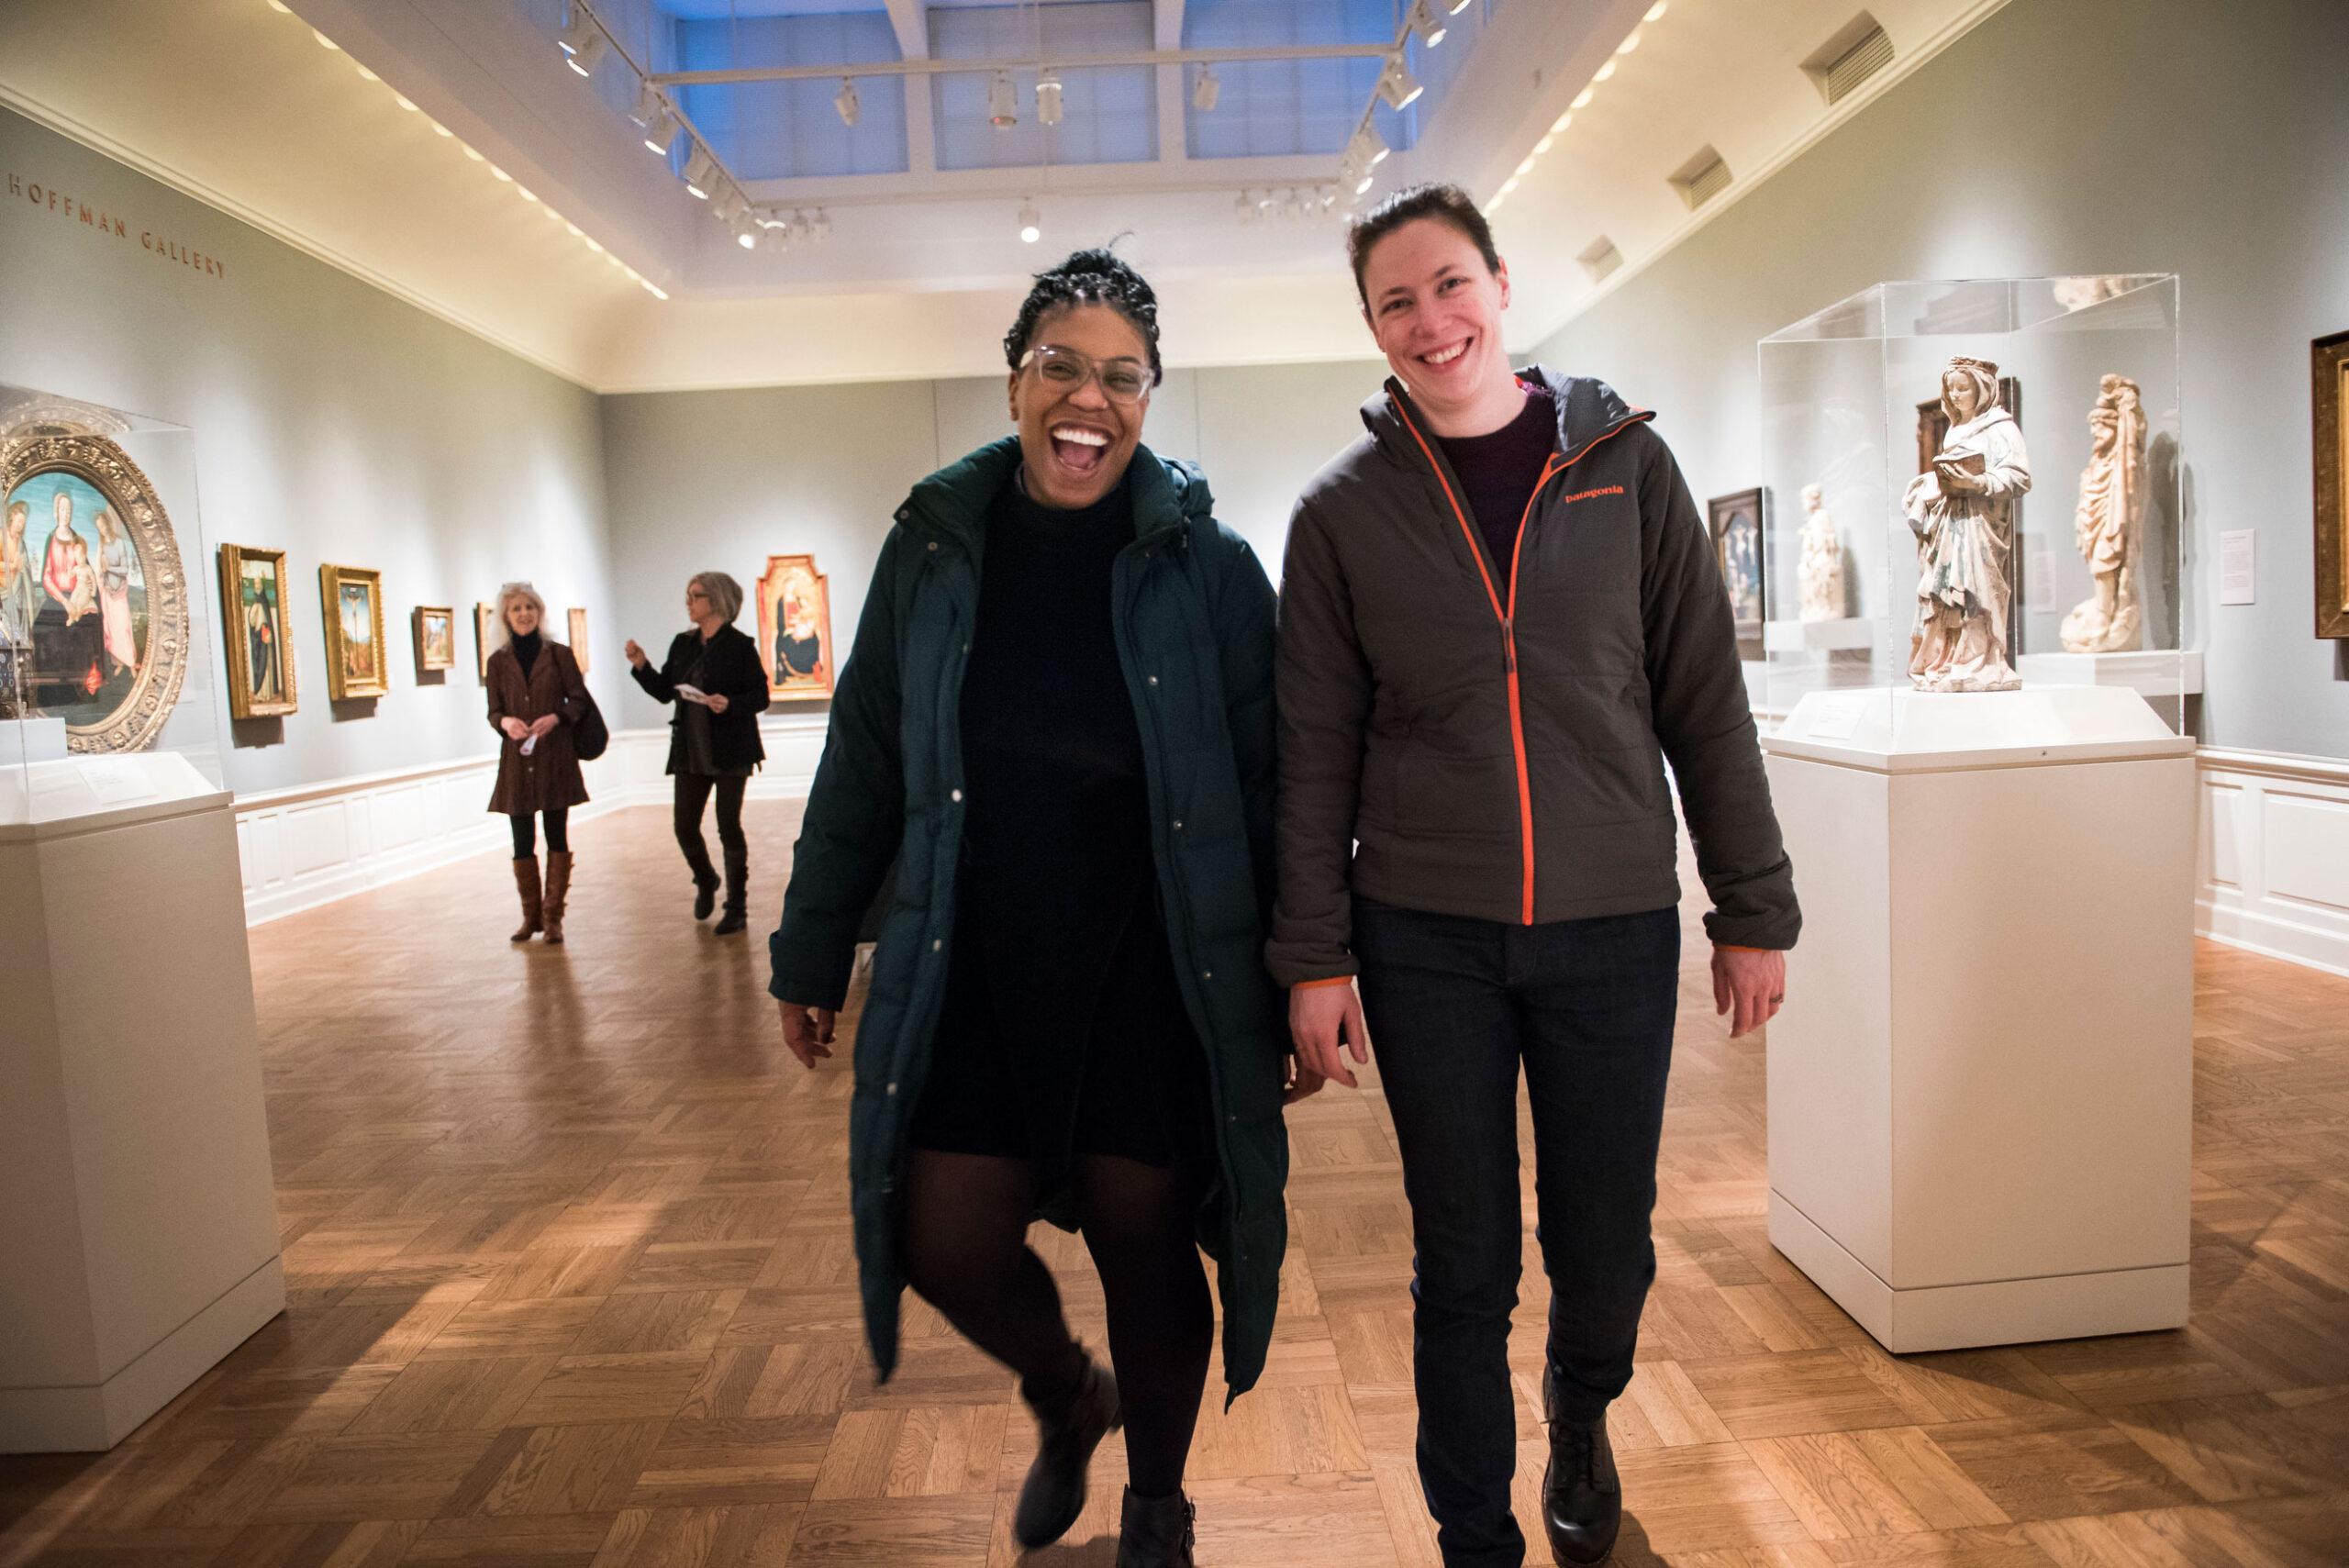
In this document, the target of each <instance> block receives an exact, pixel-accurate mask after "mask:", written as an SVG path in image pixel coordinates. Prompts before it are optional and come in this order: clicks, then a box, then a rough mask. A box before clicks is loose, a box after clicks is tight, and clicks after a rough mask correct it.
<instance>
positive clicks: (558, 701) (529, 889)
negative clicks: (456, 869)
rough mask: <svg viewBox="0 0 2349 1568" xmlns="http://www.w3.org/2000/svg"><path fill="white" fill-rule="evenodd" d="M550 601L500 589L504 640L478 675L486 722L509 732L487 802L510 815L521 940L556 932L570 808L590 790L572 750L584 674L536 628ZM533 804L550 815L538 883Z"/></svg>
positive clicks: (522, 586)
mask: <svg viewBox="0 0 2349 1568" xmlns="http://www.w3.org/2000/svg"><path fill="white" fill-rule="evenodd" d="M546 614H547V605H546V601H545V600H544V599H541V598H540V597H539V591H538V590H537V589H535V588H533V587H531V586H530V585H529V584H528V583H508V584H506V586H505V587H503V588H501V589H499V590H498V591H497V619H498V624H499V625H500V626H502V627H504V628H506V645H505V646H504V647H503V648H500V649H499V650H498V651H496V652H495V653H493V654H491V655H490V656H489V670H488V673H486V674H485V675H484V677H483V681H484V684H486V685H487V686H488V687H489V727H490V728H492V729H495V730H496V731H497V732H498V733H499V734H500V735H503V736H504V737H505V738H506V745H505V748H504V749H503V750H502V751H500V752H499V753H498V758H497V788H496V790H495V792H494V793H492V794H491V795H490V797H489V808H490V809H491V810H492V811H502V812H504V813H505V814H506V815H507V817H509V818H511V819H512V821H513V823H514V885H515V887H516V888H517V889H518V890H519V891H520V893H521V895H522V925H521V929H518V930H517V931H516V932H515V933H514V940H516V941H518V942H527V941H529V940H530V938H531V936H532V934H533V933H535V932H537V931H540V930H541V929H543V930H544V931H545V932H546V938H547V940H548V941H549V942H559V941H561V940H562V905H563V900H564V898H565V897H566V896H567V895H569V893H570V891H571V839H570V835H569V831H568V825H567V818H568V817H569V815H570V812H571V808H572V807H573V806H579V805H582V804H584V802H585V801H586V799H587V783H586V781H585V780H584V779H583V778H581V777H580V776H579V757H578V754H577V753H576V752H574V751H573V750H572V743H571V728H572V726H573V725H574V724H577V723H578V722H579V717H580V715H581V714H582V713H583V712H584V711H585V709H586V706H587V683H586V680H585V678H584V677H583V676H582V675H581V674H580V673H579V661H578V660H577V659H576V658H574V657H573V654H572V651H571V650H570V649H568V648H566V647H564V646H563V645H562V643H560V642H551V641H549V640H548V639H545V638H544V637H542V636H540V632H539V627H540V623H541V622H542V621H544V620H545V619H546ZM533 812H536V813H538V814H539V815H540V816H543V817H545V818H546V823H547V874H546V885H545V888H544V891H543V892H541V890H540V884H539V846H538V835H537V832H536V830H535V829H536V824H535V823H534V822H533V820H532V817H531V814H532V813H533Z"/></svg>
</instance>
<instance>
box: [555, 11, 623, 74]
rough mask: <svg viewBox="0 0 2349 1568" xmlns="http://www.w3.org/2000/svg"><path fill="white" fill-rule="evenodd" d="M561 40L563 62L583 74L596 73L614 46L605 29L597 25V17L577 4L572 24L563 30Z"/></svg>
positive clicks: (573, 12) (572, 16)
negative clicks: (605, 33) (591, 15)
mask: <svg viewBox="0 0 2349 1568" xmlns="http://www.w3.org/2000/svg"><path fill="white" fill-rule="evenodd" d="M560 41H561V42H562V56H563V63H564V64H566V65H568V66H570V67H571V69H572V70H573V71H575V72H578V73H579V74H580V75H582V76H593V75H595V74H596V66H598V65H600V64H601V63H603V59H604V56H605V54H606V53H607V52H608V51H609V50H610V49H611V47H612V45H611V40H610V39H607V38H606V37H604V29H603V28H599V27H597V26H596V18H595V17H590V16H589V15H588V14H587V13H586V12H585V11H583V10H581V9H579V8H578V7H576V6H574V7H573V9H572V13H571V26H569V27H568V28H564V29H563V30H562V39H561V40H560Z"/></svg>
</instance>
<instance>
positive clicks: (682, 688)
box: [677, 681, 709, 707]
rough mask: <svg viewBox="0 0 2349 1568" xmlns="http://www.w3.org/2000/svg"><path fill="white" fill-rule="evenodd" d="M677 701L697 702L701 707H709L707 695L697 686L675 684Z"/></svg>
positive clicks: (682, 683) (681, 683)
mask: <svg viewBox="0 0 2349 1568" xmlns="http://www.w3.org/2000/svg"><path fill="white" fill-rule="evenodd" d="M677 700H678V701H680V702H697V703H699V704H701V705H702V706H704V707H707V706H709V694H708V693H707V692H706V691H703V690H702V689H701V688H700V687H699V686H689V685H686V684H685V683H684V682H682V681H681V682H679V683H678V684H677Z"/></svg>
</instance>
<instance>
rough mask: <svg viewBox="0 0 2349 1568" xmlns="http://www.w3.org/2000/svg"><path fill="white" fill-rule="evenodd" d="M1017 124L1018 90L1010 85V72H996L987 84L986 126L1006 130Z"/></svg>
mask: <svg viewBox="0 0 2349 1568" xmlns="http://www.w3.org/2000/svg"><path fill="white" fill-rule="evenodd" d="M987 124H989V125H991V126H993V127H995V128H996V129H997V130H1007V129H1008V128H1011V127H1013V126H1016V125H1018V124H1019V89H1017V88H1015V87H1014V86H1012V84H1011V72H1008V71H998V72H996V73H995V76H994V79H993V80H991V81H990V82H988V83H987Z"/></svg>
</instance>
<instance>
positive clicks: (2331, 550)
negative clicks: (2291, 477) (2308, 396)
mask: <svg viewBox="0 0 2349 1568" xmlns="http://www.w3.org/2000/svg"><path fill="white" fill-rule="evenodd" d="M2309 368H2310V379H2311V381H2312V382H2313V383H2314V384H2313V386H2312V387H2311V388H2310V391H2311V393H2312V394H2313V397H2312V402H2313V403H2314V405H2315V412H2316V634H2317V635H2318V636H2319V637H2323V638H2349V495H2344V494H2343V492H2344V490H2349V417H2344V415H2349V332H2335V333H2334V334H2333V335H2332V337H2330V338H2319V339H2317V340H2316V341H2315V342H2313V343H2311V344H2310V345H2309Z"/></svg>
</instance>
